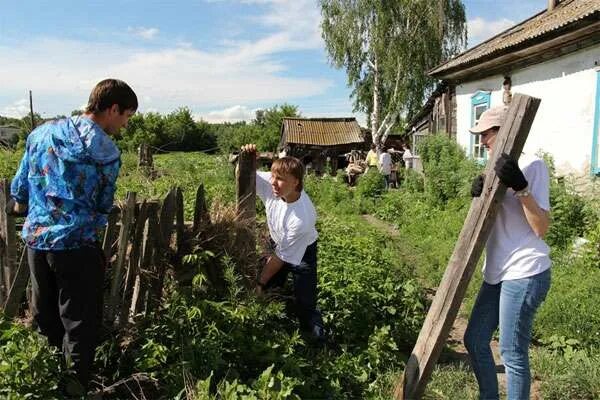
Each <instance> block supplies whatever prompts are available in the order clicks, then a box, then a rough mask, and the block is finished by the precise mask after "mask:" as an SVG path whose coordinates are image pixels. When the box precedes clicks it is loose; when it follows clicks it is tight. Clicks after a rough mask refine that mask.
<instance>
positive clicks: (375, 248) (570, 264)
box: [0, 137, 600, 399]
mask: <svg viewBox="0 0 600 400" xmlns="http://www.w3.org/2000/svg"><path fill="white" fill-rule="evenodd" d="M419 151H420V153H421V154H422V155H423V161H424V170H425V176H424V178H423V176H422V175H419V174H417V173H415V172H414V171H402V172H401V180H402V184H401V188H400V189H399V190H391V191H387V192H385V191H383V190H382V189H383V181H382V180H381V176H380V175H379V174H377V173H371V174H367V175H365V176H363V177H361V179H359V182H358V184H357V186H356V187H355V188H348V187H347V186H346V185H345V184H344V183H343V182H342V181H341V180H340V179H335V178H332V177H329V176H327V177H323V178H317V177H314V176H309V177H308V178H307V179H306V182H305V188H306V190H307V192H308V193H309V194H310V196H311V198H312V199H313V201H314V202H315V204H316V205H317V208H318V212H319V222H318V231H319V235H320V236H319V249H318V250H319V289H320V296H319V307H320V308H321V309H322V311H323V316H324V319H325V323H326V325H327V327H328V328H329V329H330V331H331V343H329V344H328V346H327V347H325V348H318V347H315V346H314V345H313V344H312V343H310V342H309V341H307V339H306V338H304V337H303V335H302V334H301V332H300V330H299V326H298V324H297V322H296V320H295V318H294V317H293V315H292V314H290V313H289V312H288V311H289V304H288V303H289V294H290V293H289V292H288V291H283V292H281V293H278V294H277V295H276V296H275V297H273V298H270V299H264V298H258V297H256V296H255V295H254V293H253V292H252V290H251V288H249V287H248V285H246V284H245V283H244V282H245V281H244V277H243V275H244V274H243V271H245V270H247V269H248V268H250V269H251V268H254V266H252V265H250V264H251V263H253V262H255V263H257V262H258V261H254V260H244V258H240V257H236V254H235V248H233V247H232V244H231V243H229V242H231V240H229V239H225V238H224V239H222V240H215V241H214V243H213V244H212V246H213V247H211V245H210V244H209V243H199V244H198V245H196V246H195V247H194V253H193V254H190V255H189V256H188V257H186V261H187V263H186V267H185V268H186V269H187V272H188V273H189V274H191V276H193V277H194V278H193V280H191V282H189V284H186V285H181V284H178V283H177V282H176V281H175V280H170V281H169V286H168V287H169V290H168V293H167V295H166V299H165V300H166V301H165V303H164V306H163V308H162V310H161V312H160V313H158V314H157V315H155V316H153V317H151V318H150V319H148V320H147V321H145V323H144V324H142V325H140V327H139V328H138V329H137V330H135V331H131V332H127V334H126V335H124V336H123V337H110V338H107V339H106V340H105V341H104V342H103V344H102V345H101V347H100V348H99V350H98V352H97V355H96V366H97V368H98V370H97V371H96V373H97V375H98V378H99V379H101V380H103V382H104V383H105V384H108V383H111V382H115V381H117V380H119V379H123V378H127V377H128V376H131V375H132V374H133V373H145V374H147V375H148V376H150V377H152V378H154V379H155V380H156V381H157V382H158V386H159V389H158V392H157V393H156V394H155V395H156V396H155V397H156V398H179V399H183V398H188V399H242V398H248V399H298V398H302V399H304V398H306V399H325V398H326V399H355V398H361V399H388V398H390V393H391V387H392V384H393V381H394V378H395V377H396V376H397V374H398V373H400V372H401V371H402V370H403V367H404V361H405V360H406V358H407V354H408V352H409V350H410V349H411V347H412V345H413V344H414V341H415V339H416V335H417V334H418V331H419V329H420V326H421V323H422V321H423V318H424V316H425V312H426V309H427V304H426V301H425V299H424V289H423V287H429V288H433V287H436V286H437V285H438V283H439V280H440V279H441V276H442V274H443V271H444V269H445V267H446V265H447V262H448V258H449V256H450V254H451V252H452V250H453V248H454V245H455V242H456V238H457V236H458V233H459V231H460V229H461V227H462V225H463V223H464V218H465V216H466V213H467V211H468V208H469V206H470V203H471V199H470V197H469V194H468V188H469V186H470V181H471V178H472V177H473V176H475V175H476V174H477V173H478V172H479V171H480V170H479V168H480V167H478V166H477V165H476V164H474V163H473V162H471V161H470V160H468V159H466V158H465V157H464V153H463V152H462V151H461V149H459V148H458V147H457V146H456V144H455V143H453V142H451V141H449V140H448V139H445V138H443V137H434V138H432V139H430V140H428V141H426V142H425V143H424V145H423V147H422V148H421V149H419ZM1 159H2V163H1V164H0V168H2V171H3V173H6V174H7V175H8V176H10V175H11V174H12V173H13V172H14V168H16V165H13V164H12V162H13V161H14V160H17V159H18V156H17V155H13V154H12V153H7V154H5V157H2V158H1ZM123 161H124V164H123V170H122V173H121V176H120V178H119V192H118V197H119V198H120V199H122V198H124V196H125V194H126V191H127V190H134V191H136V192H138V195H139V196H140V197H162V196H164V194H165V193H166V192H167V191H168V189H169V188H170V187H171V186H173V185H179V186H180V187H182V188H183V190H184V193H185V196H184V198H185V201H186V219H190V218H191V212H192V209H191V207H192V204H191V201H192V198H193V193H194V192H195V190H196V188H197V186H198V184H200V183H203V184H204V185H205V188H206V190H207V196H208V200H209V203H210V204H211V208H212V212H213V218H216V215H217V214H218V215H219V216H220V217H219V218H220V220H219V221H220V222H219V223H222V224H223V225H222V226H220V227H219V228H218V229H221V230H227V229H228V228H227V226H228V224H229V226H231V224H233V221H232V218H233V217H232V215H233V213H229V214H227V212H226V210H231V206H232V203H233V200H234V187H233V169H232V167H231V166H230V165H228V164H227V162H226V157H224V156H207V155H204V154H192V153H186V154H183V153H176V154H170V155H159V156H156V158H155V166H156V168H157V175H156V177H155V179H154V180H150V179H149V178H147V177H146V176H145V175H144V174H143V173H142V172H141V171H138V170H137V168H136V156H135V155H134V154H124V156H123ZM551 204H552V207H553V224H552V227H551V231H550V233H549V234H548V238H547V240H548V242H549V244H551V246H552V256H553V259H554V266H553V282H552V288H551V290H550V293H549V295H548V297H547V299H546V302H545V303H544V304H543V306H542V307H541V309H540V311H539V313H538V316H537V320H536V322H535V326H534V336H535V339H534V342H535V343H536V347H535V348H534V349H533V350H532V368H533V372H534V376H535V377H537V378H538V379H541V381H542V384H541V386H540V387H539V389H540V390H541V392H542V396H543V398H550V399H559V398H582V399H584V398H585V399H588V398H589V399H591V398H597V397H600V389H599V388H598V382H599V381H600V379H599V377H598V374H599V373H600V372H599V371H600V360H599V357H600V350H599V349H600V334H598V332H600V312H599V311H598V307H597V299H598V298H599V297H600V289H598V288H600V268H599V267H600V265H598V263H599V262H600V261H599V259H600V257H599V256H598V243H600V241H599V239H600V224H599V218H598V215H599V214H598V208H597V206H596V205H595V204H594V203H593V202H590V201H589V200H588V199H586V198H584V197H582V196H581V195H578V194H576V193H574V192H573V191H572V190H571V189H570V187H569V183H568V181H558V180H557V179H555V178H554V177H553V179H552V188H551ZM224 210H225V211H224ZM364 213H371V214H375V215H377V216H378V217H379V218H381V219H383V220H385V221H388V222H390V223H391V224H394V225H395V226H396V227H397V229H398V232H399V233H398V234H399V237H397V238H396V239H395V240H392V238H391V237H390V236H388V235H386V234H384V233H381V232H379V231H378V230H376V229H375V228H372V227H370V226H369V225H368V224H367V223H366V222H365V221H364V220H363V219H362V218H361V214H364ZM227 215H230V216H229V217H228V216H227ZM228 218H229V219H228ZM215 221H216V219H215V220H214V221H213V222H215ZM578 237H581V238H583V239H585V240H587V242H585V241H581V240H580V243H582V244H580V245H578V246H575V247H574V246H573V243H574V241H575V239H576V238H578ZM227 243H229V244H227ZM215 266H216V267H217V268H219V269H220V270H221V271H223V274H222V275H223V287H221V288H219V290H217V288H216V286H215V285H214V282H213V279H214V277H212V276H211V275H210V274H209V273H207V271H208V269H209V268H208V267H211V268H215ZM480 275H481V274H480V273H478V272H476V273H475V275H474V280H473V282H472V284H471V285H470V287H469V289H468V293H467V300H466V307H465V309H464V311H463V312H464V313H467V314H468V312H469V307H470V304H471V303H472V301H473V298H474V296H475V294H476V292H477V290H478V288H479V285H480V283H481V277H480ZM0 352H1V354H0V355H1V356H2V357H0V368H3V369H2V374H0V380H2V379H4V381H2V382H3V383H4V386H2V385H0V387H6V388H9V389H7V392H6V393H8V392H10V393H12V394H11V395H12V396H13V397H12V398H15V399H17V398H25V396H26V395H27V394H28V393H32V392H31V390H32V389H31V388H36V387H39V386H40V385H43V386H44V390H46V391H45V392H43V396H42V397H39V398H53V396H54V397H56V393H57V392H56V387H57V386H56V385H57V384H58V380H59V371H60V367H59V364H58V357H57V356H56V354H55V353H53V352H52V351H49V349H48V347H47V345H46V344H45V341H44V340H43V339H42V338H41V337H39V336H38V335H36V334H34V333H32V332H31V331H30V330H28V329H25V328H23V327H20V326H18V325H13V324H9V323H8V322H6V321H2V322H0ZM23 371H25V372H23ZM36 393H37V392H36ZM115 396H116V397H119V398H123V397H127V396H128V394H127V393H125V394H123V393H121V394H117V395H115ZM425 398H427V399H454V398H464V399H470V398H473V399H474V398H477V386H476V383H475V379H474V376H473V374H472V372H471V370H470V369H469V367H468V366H467V365H464V364H458V365H456V364H441V365H439V366H438V368H437V369H436V371H435V373H434V375H433V379H432V381H431V384H430V385H429V387H428V390H427V393H426V395H425Z"/></svg>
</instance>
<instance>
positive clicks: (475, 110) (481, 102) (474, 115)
mask: <svg viewBox="0 0 600 400" xmlns="http://www.w3.org/2000/svg"><path fill="white" fill-rule="evenodd" d="M490 97H491V93H490V92H483V91H478V92H476V93H475V94H474V95H473V97H471V126H475V124H476V123H477V121H479V118H481V114H483V112H484V111H485V110H487V109H488V108H490ZM469 154H470V156H471V157H473V158H474V159H475V160H477V161H481V162H485V161H486V160H487V151H486V149H485V147H483V146H482V145H481V136H480V135H473V134H471V146H470V151H469Z"/></svg>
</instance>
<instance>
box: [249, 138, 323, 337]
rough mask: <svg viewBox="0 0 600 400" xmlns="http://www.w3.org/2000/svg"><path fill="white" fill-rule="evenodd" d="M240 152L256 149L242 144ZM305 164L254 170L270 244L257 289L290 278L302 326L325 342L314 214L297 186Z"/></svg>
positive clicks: (292, 161)
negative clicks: (320, 309)
mask: <svg viewBox="0 0 600 400" xmlns="http://www.w3.org/2000/svg"><path fill="white" fill-rule="evenodd" d="M242 152H248V153H255V152H256V146H255V145H253V144H247V145H244V146H243V147H242ZM303 178H304V167H303V166H302V163H301V162H300V160H298V159H297V158H294V157H284V158H280V159H277V160H275V161H274V162H273V165H272V166H271V171H270V172H262V171H258V172H257V173H256V194H257V195H258V197H260V199H261V200H262V201H263V203H264V204H265V211H266V214H267V225H268V227H269V234H270V236H271V240H272V241H273V243H274V245H275V247H274V250H273V252H272V253H271V255H270V256H269V258H268V259H267V262H266V264H265V266H264V267H263V269H262V271H261V272H260V274H259V275H258V278H257V280H256V284H257V290H258V292H259V293H262V292H263V291H268V290H270V289H272V288H275V287H281V286H283V285H284V284H285V282H286V280H287V276H288V274H289V273H291V274H292V276H293V280H294V303H295V308H296V313H297V315H298V319H299V320H300V327H301V329H302V330H303V331H304V332H306V333H307V334H308V335H309V337H310V338H311V339H312V340H315V341H316V342H319V343H324V341H325V338H326V335H325V330H324V327H323V318H322V317H321V313H320V312H319V310H318V309H317V238H318V234H317V229H316V227H315V223H316V220H317V213H316V211H315V207H314V206H313V204H312V202H311V200H310V198H309V197H308V195H307V194H306V192H304V190H303V189H302V187H303V186H302V182H303Z"/></svg>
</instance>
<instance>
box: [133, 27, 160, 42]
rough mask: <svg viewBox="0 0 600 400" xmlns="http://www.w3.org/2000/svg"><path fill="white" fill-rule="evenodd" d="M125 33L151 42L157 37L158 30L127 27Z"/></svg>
mask: <svg viewBox="0 0 600 400" xmlns="http://www.w3.org/2000/svg"><path fill="white" fill-rule="evenodd" d="M127 32H130V33H132V34H134V35H135V36H138V37H140V38H142V39H146V40H151V39H154V37H155V36H156V35H158V32H159V31H158V28H144V27H143V26H137V27H131V26H130V27H128V28H127Z"/></svg>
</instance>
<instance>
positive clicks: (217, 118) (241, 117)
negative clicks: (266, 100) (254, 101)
mask: <svg viewBox="0 0 600 400" xmlns="http://www.w3.org/2000/svg"><path fill="white" fill-rule="evenodd" d="M255 116H256V110H251V109H249V108H248V107H246V106H240V105H237V106H233V107H229V108H226V109H224V110H215V111H210V112H209V113H208V114H198V115H196V118H197V119H203V120H204V121H207V122H212V123H220V122H239V121H251V120H252V119H254V117H255Z"/></svg>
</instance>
